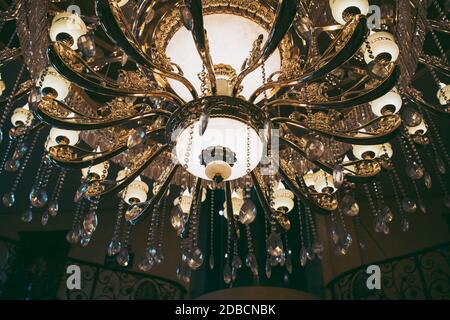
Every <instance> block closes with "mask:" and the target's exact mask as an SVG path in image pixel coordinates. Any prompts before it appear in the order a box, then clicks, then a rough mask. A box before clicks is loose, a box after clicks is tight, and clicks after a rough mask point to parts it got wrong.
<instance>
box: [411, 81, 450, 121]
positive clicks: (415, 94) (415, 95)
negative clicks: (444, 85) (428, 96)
mask: <svg viewBox="0 0 450 320" xmlns="http://www.w3.org/2000/svg"><path fill="white" fill-rule="evenodd" d="M405 96H406V97H407V98H408V99H409V100H410V101H412V102H413V103H415V104H417V105H418V106H419V107H421V108H423V109H425V110H427V111H430V112H432V113H434V114H435V115H437V116H440V117H443V118H444V119H447V120H450V104H447V105H444V106H440V107H436V106H435V105H433V104H431V103H429V102H427V101H425V99H424V98H423V96H422V94H421V93H420V92H419V91H417V90H416V89H413V88H409V89H407V90H405ZM444 109H447V110H449V111H445V110H444Z"/></svg>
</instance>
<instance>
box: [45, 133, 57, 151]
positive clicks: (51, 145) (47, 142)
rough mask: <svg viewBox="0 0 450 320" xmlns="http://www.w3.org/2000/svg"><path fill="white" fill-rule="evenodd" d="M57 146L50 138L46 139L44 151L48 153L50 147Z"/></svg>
mask: <svg viewBox="0 0 450 320" xmlns="http://www.w3.org/2000/svg"><path fill="white" fill-rule="evenodd" d="M57 145H58V144H57V143H56V142H55V141H53V140H52V139H50V136H48V137H47V140H46V141H45V145H44V147H45V150H47V151H49V150H50V148H51V147H54V146H57Z"/></svg>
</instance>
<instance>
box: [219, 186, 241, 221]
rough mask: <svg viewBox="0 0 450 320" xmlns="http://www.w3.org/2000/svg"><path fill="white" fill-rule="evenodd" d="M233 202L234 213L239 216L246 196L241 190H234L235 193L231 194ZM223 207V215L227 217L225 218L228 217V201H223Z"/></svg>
mask: <svg viewBox="0 0 450 320" xmlns="http://www.w3.org/2000/svg"><path fill="white" fill-rule="evenodd" d="M231 203H232V206H233V215H235V216H238V215H239V212H240V211H241V207H242V205H243V204H244V197H243V194H242V192H241V191H238V192H236V190H235V191H233V193H232V194H231ZM223 207H224V209H223V216H224V217H225V219H228V214H227V202H226V201H225V202H224V203H223Z"/></svg>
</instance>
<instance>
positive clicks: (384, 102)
mask: <svg viewBox="0 0 450 320" xmlns="http://www.w3.org/2000/svg"><path fill="white" fill-rule="evenodd" d="M402 104H403V102H402V97H401V96H400V95H399V94H398V91H397V89H396V88H394V89H392V90H391V91H389V92H388V93H386V94H385V95H384V96H382V97H380V98H378V99H376V100H374V101H372V102H371V103H370V108H371V109H372V112H373V114H374V115H376V116H378V117H381V116H382V115H385V114H388V113H391V114H392V113H398V112H399V111H400V109H401V107H402Z"/></svg>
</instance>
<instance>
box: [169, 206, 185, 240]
mask: <svg viewBox="0 0 450 320" xmlns="http://www.w3.org/2000/svg"><path fill="white" fill-rule="evenodd" d="M170 223H171V224H172V227H173V228H174V229H175V230H176V231H177V234H178V235H180V233H181V231H182V230H183V229H184V225H185V220H184V213H183V210H182V209H181V207H180V206H179V205H177V206H175V207H173V208H172V211H171V212H170Z"/></svg>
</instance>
